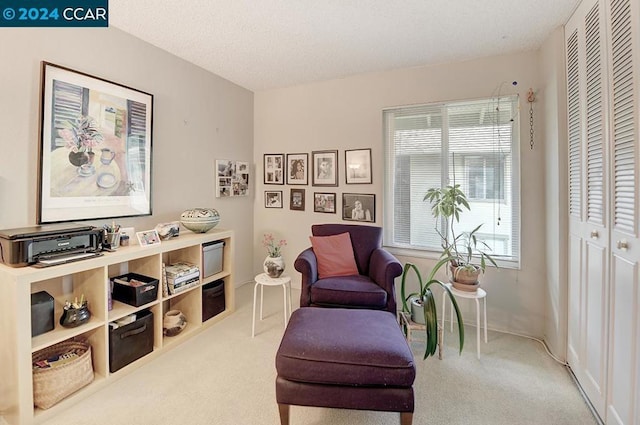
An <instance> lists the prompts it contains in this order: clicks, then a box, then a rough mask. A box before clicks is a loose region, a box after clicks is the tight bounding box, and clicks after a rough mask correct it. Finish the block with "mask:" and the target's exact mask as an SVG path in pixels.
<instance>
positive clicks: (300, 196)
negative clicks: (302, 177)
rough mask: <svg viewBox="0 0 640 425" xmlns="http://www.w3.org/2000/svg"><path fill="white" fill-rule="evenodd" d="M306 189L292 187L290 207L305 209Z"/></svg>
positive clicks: (295, 209)
mask: <svg viewBox="0 0 640 425" xmlns="http://www.w3.org/2000/svg"><path fill="white" fill-rule="evenodd" d="M304 203H305V202H304V189H291V194H290V199H289V209H290V210H294V211H304Z"/></svg>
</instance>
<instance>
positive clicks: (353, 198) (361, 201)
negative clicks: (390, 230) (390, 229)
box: [342, 193, 376, 223]
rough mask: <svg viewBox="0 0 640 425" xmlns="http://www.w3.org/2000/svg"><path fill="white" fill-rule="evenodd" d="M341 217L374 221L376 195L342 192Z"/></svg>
mask: <svg viewBox="0 0 640 425" xmlns="http://www.w3.org/2000/svg"><path fill="white" fill-rule="evenodd" d="M342 219H343V220H349V221H364V222H369V223H375V221H376V195H374V194H368V193H343V194H342Z"/></svg>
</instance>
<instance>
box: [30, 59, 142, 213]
mask: <svg viewBox="0 0 640 425" xmlns="http://www.w3.org/2000/svg"><path fill="white" fill-rule="evenodd" d="M40 115H41V122H40V147H39V151H40V152H39V153H40V155H39V167H38V173H39V175H38V208H37V214H38V216H37V221H38V223H39V224H43V223H56V222H64V221H78V220H95V219H103V218H115V217H134V216H143V215H150V214H151V146H152V139H151V137H152V134H151V129H152V117H153V95H151V94H149V93H145V92H142V91H140V90H136V89H132V88H129V87H126V86H123V85H121V84H117V83H114V82H111V81H107V80H104V79H102V78H97V77H94V76H91V75H88V74H84V73H82V72H78V71H74V70H71V69H68V68H64V67H61V66H59V65H54V64H52V63H49V62H42V86H41V109H40Z"/></svg>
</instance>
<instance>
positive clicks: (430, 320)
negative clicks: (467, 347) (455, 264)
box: [400, 257, 464, 359]
mask: <svg viewBox="0 0 640 425" xmlns="http://www.w3.org/2000/svg"><path fill="white" fill-rule="evenodd" d="M449 261H450V258H448V257H445V258H442V259H440V261H438V263H436V265H435V266H434V267H433V269H432V270H431V272H430V273H429V276H428V277H427V279H426V282H425V281H424V280H423V279H422V275H421V274H420V271H419V270H418V268H417V267H416V266H415V264H412V263H406V264H405V266H404V270H403V272H402V283H401V285H400V295H401V297H402V311H403V312H406V313H407V314H410V312H414V313H417V312H419V313H418V316H417V317H416V315H415V314H412V321H417V322H418V323H424V325H425V332H426V344H425V351H424V357H423V358H424V359H426V358H427V357H429V356H432V355H434V354H435V352H436V348H437V347H438V312H437V310H436V301H435V298H434V295H433V292H432V291H431V286H432V285H439V286H440V287H441V288H442V289H443V290H444V291H445V292H446V293H447V295H448V296H449V299H450V300H451V304H452V306H453V310H454V311H455V312H456V318H457V320H458V335H459V338H460V353H462V347H463V346H464V324H463V322H462V315H461V314H460V309H459V308H458V303H457V302H456V299H455V297H453V296H452V294H451V290H450V289H449V287H448V286H447V285H445V284H444V283H442V282H441V281H439V280H438V279H435V278H434V276H435V274H436V273H437V271H438V270H439V269H440V268H441V267H442V266H443V265H446V264H447V263H448V262H449ZM410 271H414V272H415V273H416V276H417V277H418V285H419V291H418V292H414V293H411V294H409V295H407V294H406V282H407V275H408V274H409V272H410ZM407 302H409V303H410V304H411V310H410V309H409V305H408V304H407ZM420 313H421V314H422V319H423V320H420V317H419V314H420Z"/></svg>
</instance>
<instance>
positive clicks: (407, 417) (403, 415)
mask: <svg viewBox="0 0 640 425" xmlns="http://www.w3.org/2000/svg"><path fill="white" fill-rule="evenodd" d="M412 423H413V412H400V425H411V424H412Z"/></svg>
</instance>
